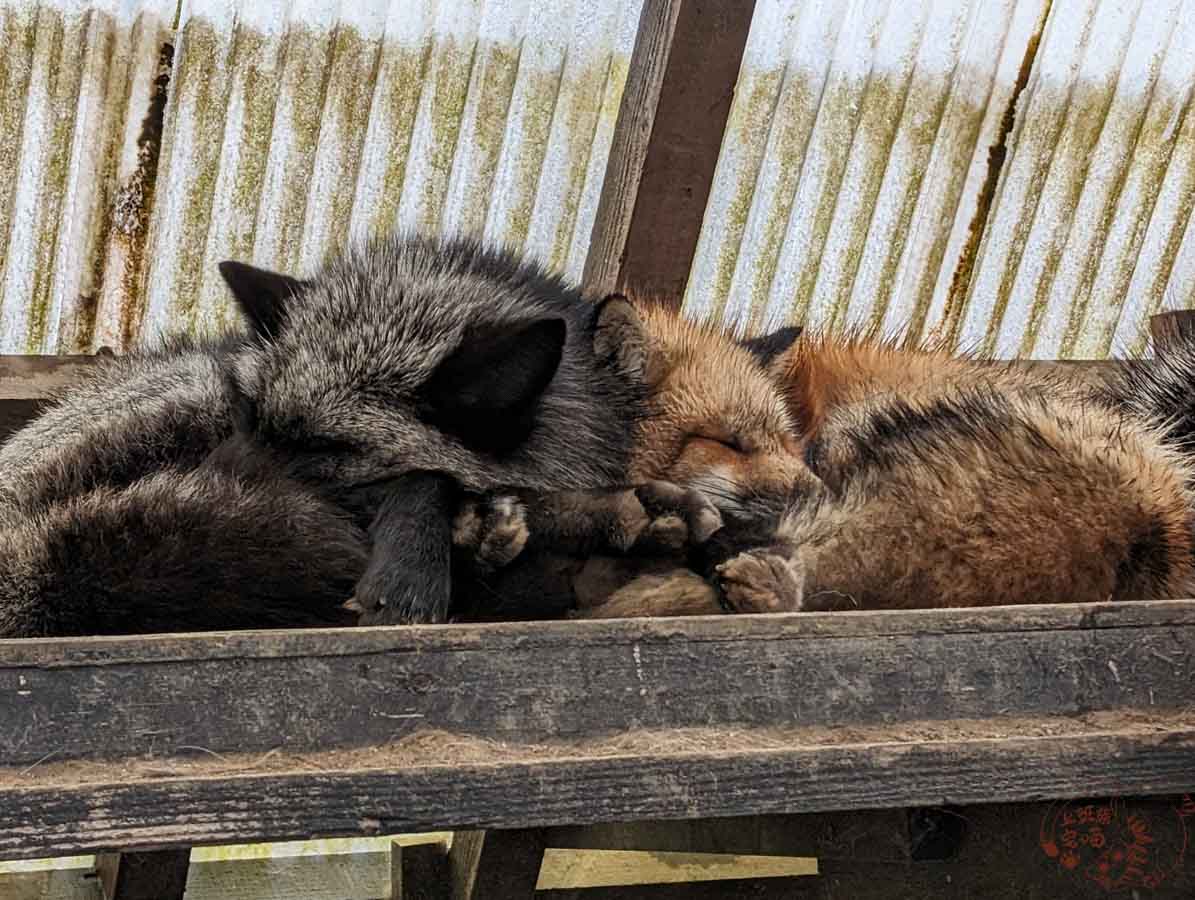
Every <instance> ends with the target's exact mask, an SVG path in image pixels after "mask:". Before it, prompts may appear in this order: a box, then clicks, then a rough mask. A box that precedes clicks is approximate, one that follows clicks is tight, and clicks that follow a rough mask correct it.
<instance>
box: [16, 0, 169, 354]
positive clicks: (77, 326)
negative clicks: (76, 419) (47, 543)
mask: <svg viewBox="0 0 1195 900" xmlns="http://www.w3.org/2000/svg"><path fill="white" fill-rule="evenodd" d="M174 14H175V3H174V0H95V2H86V0H54V2H45V0H39V2H33V0H2V2H0V34H2V35H3V37H2V43H0V134H3V138H2V139H0V353H52V352H64V353H74V352H80V351H85V350H87V349H90V348H91V347H92V346H94V342H93V338H94V333H95V330H96V327H97V317H98V315H99V310H100V308H101V306H102V301H101V293H102V289H103V287H104V285H105V283H107V282H117V281H120V280H121V279H125V278H128V277H130V275H131V274H132V276H133V277H135V269H136V260H135V258H133V257H135V255H136V243H137V239H138V235H139V234H140V233H141V231H142V230H143V227H144V211H145V208H144V203H143V200H144V194H145V192H146V191H147V190H149V189H150V187H151V185H152V171H147V166H148V165H150V164H152V161H153V157H154V153H153V152H150V151H152V149H153V148H152V146H148V147H147V145H152V144H153V141H154V136H153V135H152V134H148V135H143V134H142V130H143V129H142V121H143V119H144V117H145V114H146V111H147V110H149V109H150V108H151V106H152V102H153V98H154V96H155V93H156V92H158V91H160V85H159V83H158V81H157V79H158V76H159V74H160V69H161V67H162V65H163V53H165V54H167V56H168V54H169V48H168V46H167V40H168V37H169V30H170V28H171V26H172V24H173V19H174ZM166 63H167V64H168V59H167V61H166ZM147 179H148V181H147Z"/></svg>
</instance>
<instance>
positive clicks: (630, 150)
mask: <svg viewBox="0 0 1195 900" xmlns="http://www.w3.org/2000/svg"><path fill="white" fill-rule="evenodd" d="M683 2H684V0H645V2H644V4H643V11H642V12H641V13H640V14H639V31H638V33H637V34H636V36H635V48H634V49H633V50H632V51H631V61H630V65H629V71H628V72H627V81H626V87H625V88H624V89H623V93H622V103H621V104H620V106H619V108H618V121H617V122H616V123H615V124H614V139H613V142H612V144H611V146H610V158H609V160H608V161H607V163H606V176H605V179H604V180H603V182H602V195H601V197H600V198H599V200H598V208H597V214H596V217H595V219H594V223H593V233H592V235H591V238H590V246H589V255H588V256H587V257H586V259H585V271H584V274H583V275H582V278H581V281H582V284H584V285H585V287H586V288H587V289H588V290H590V291H592V292H593V293H594V294H608V293H609V292H610V291H612V290H614V287H615V285H616V284H617V283H618V273H619V270H620V269H621V268H622V258H623V251H624V249H625V248H626V243H627V233H628V232H629V231H630V227H631V216H632V214H633V212H634V209H635V197H636V196H637V195H638V192H639V180H640V178H641V177H642V175H643V162H644V160H645V159H646V158H647V152H648V141H649V140H650V138H651V134H652V122H653V120H654V119H655V115H656V106H657V104H658V103H659V99H660V88H661V87H662V86H663V83H664V76H665V72H666V70H667V67H668V50H669V47H671V45H672V33H673V30H674V29H675V28H676V18H677V16H678V15H679V13H680V8H681V5H682V3H683Z"/></svg>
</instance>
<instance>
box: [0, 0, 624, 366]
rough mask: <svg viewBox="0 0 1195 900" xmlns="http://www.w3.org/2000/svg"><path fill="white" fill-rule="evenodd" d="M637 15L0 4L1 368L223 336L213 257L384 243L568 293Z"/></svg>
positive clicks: (140, 0) (569, 3)
mask: <svg viewBox="0 0 1195 900" xmlns="http://www.w3.org/2000/svg"><path fill="white" fill-rule="evenodd" d="M641 6H642V0H617V2H603V0H550V2H548V3H542V2H538V0H536V2H533V0H485V2H482V0H339V2H338V0H184V2H183V3H182V8H181V10H179V11H177V13H178V17H179V22H178V24H177V28H174V27H173V26H174V19H175V16H176V9H175V2H174V0H169V2H168V0H75V2H68V0H36V2H35V0H23V2H22V0H0V14H2V15H3V33H4V42H3V47H2V48H0V52H3V55H4V60H3V63H2V65H3V69H2V70H0V71H2V73H3V74H2V77H0V102H2V103H3V109H2V111H0V115H2V116H3V117H4V121H3V123H2V124H3V126H4V127H5V129H6V133H8V134H17V135H19V136H20V140H19V142H18V144H17V145H16V146H11V147H10V146H9V145H8V144H7V143H5V145H4V146H3V150H0V184H3V185H5V186H6V187H7V186H9V185H13V188H12V189H11V191H10V193H9V194H8V195H5V197H4V200H3V201H2V204H0V234H3V235H4V240H5V243H4V247H5V255H4V259H3V277H4V281H3V285H4V290H3V295H2V300H0V321H2V327H3V333H2V335H0V350H2V351H3V352H18V353H19V352H33V353H45V352H79V351H87V350H90V349H94V348H95V347H98V346H104V345H107V346H111V347H114V348H116V349H122V348H124V347H125V346H127V345H129V344H131V343H133V342H135V341H136V340H137V339H138V338H139V337H140V336H141V335H142V334H147V333H156V332H161V331H165V330H179V329H186V330H192V331H201V332H202V331H211V330H215V329H219V328H222V327H224V326H225V325H226V324H228V323H229V321H230V320H231V318H232V315H233V313H232V310H231V308H230V306H229V304H228V298H227V296H226V293H225V290H224V288H223V286H222V285H221V283H220V282H219V279H218V275H217V273H216V269H215V263H216V262H217V261H218V260H220V259H223V258H226V257H236V258H241V259H250V260H253V261H255V262H257V263H258V264H260V265H267V266H274V267H277V268H282V269H286V270H290V271H299V272H302V271H305V270H309V269H311V268H312V267H313V266H315V265H316V264H317V263H318V262H319V261H320V260H321V259H323V258H324V256H325V255H326V254H327V253H328V252H329V251H330V250H331V249H332V248H334V247H336V246H337V245H339V244H340V243H342V242H343V241H344V239H345V238H346V237H347V236H349V235H350V234H355V235H361V234H365V233H368V232H370V231H375V230H378V229H389V228H391V227H396V226H397V227H406V228H419V229H422V230H435V229H440V230H447V231H457V232H468V233H475V234H482V235H484V236H486V237H487V238H490V239H495V240H502V241H505V242H507V243H509V244H511V245H512V246H514V247H515V248H517V249H522V250H524V251H526V252H528V253H530V254H533V255H535V256H538V257H540V258H542V259H543V260H545V261H546V262H547V263H548V264H550V265H552V266H554V267H557V268H561V269H563V270H565V271H566V272H567V273H568V274H570V275H572V276H575V277H580V274H581V270H582V267H583V265H584V261H585V254H586V251H587V249H588V244H589V235H590V232H591V231H592V228H593V221H594V216H595V213H596V210H597V199H598V194H599V192H600V189H601V183H602V180H603V178H604V175H605V169H606V161H607V158H608V155H609V151H610V145H611V140H612V136H613V128H614V122H615V119H616V117H617V114H618V106H619V102H620V100H621V97H622V90H623V85H624V83H625V80H626V75H627V68H628V62H629V57H630V53H631V49H632V47H633V45H634V37H635V30H636V27H637V25H638V20H639V13H640V9H641ZM172 31H173V33H172ZM168 42H171V43H172V44H173V46H171V45H170V43H168ZM110 49H114V50H115V51H116V52H115V53H111V54H110V53H109V51H110ZM172 50H173V54H172V55H173V71H172V72H169V70H166V72H162V71H160V69H161V67H162V66H163V65H169V62H170V58H171V51H172ZM167 72H168V73H169V82H168V87H167V86H166V85H167V82H166V80H165V79H164V78H163V79H161V80H160V82H155V79H156V78H157V77H158V76H159V74H166V73H167ZM155 87H159V88H160V93H161V92H164V93H162V96H161V97H159V98H158V99H159V101H160V100H161V99H163V98H164V97H166V96H168V100H167V102H166V105H165V113H164V119H163V116H162V114H161V110H160V109H158V110H157V114H156V115H155V113H154V108H153V107H154V102H153V101H154V98H155Z"/></svg>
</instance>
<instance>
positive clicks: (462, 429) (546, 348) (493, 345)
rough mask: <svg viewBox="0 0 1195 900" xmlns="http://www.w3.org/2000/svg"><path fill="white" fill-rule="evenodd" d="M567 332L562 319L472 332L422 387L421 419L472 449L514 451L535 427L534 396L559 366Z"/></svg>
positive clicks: (535, 399) (535, 401)
mask: <svg viewBox="0 0 1195 900" xmlns="http://www.w3.org/2000/svg"><path fill="white" fill-rule="evenodd" d="M567 335H568V329H567V328H566V327H565V324H564V320H563V319H540V320H538V321H535V322H530V323H527V322H518V323H510V324H505V325H495V326H490V327H486V328H479V329H477V330H475V331H473V332H472V333H471V334H468V335H466V337H465V339H464V340H463V341H462V342H461V345H460V346H459V347H458V348H457V349H456V350H455V351H453V353H452V355H450V356H449V357H448V358H447V359H445V360H444V361H443V362H441V363H440V365H439V366H438V367H437V368H436V371H435V372H434V373H433V374H432V376H431V378H430V379H428V381H427V383H426V384H425V385H424V387H423V390H422V391H421V392H420V404H419V413H420V416H421V418H423V420H424V421H425V422H427V423H428V424H429V425H433V426H435V427H436V428H439V429H440V430H441V431H443V432H445V433H447V434H451V435H454V436H456V437H457V438H459V439H460V440H461V441H462V442H463V443H464V444H465V445H466V446H468V447H470V448H472V449H474V450H478V451H481V452H483V453H492V454H502V453H508V452H510V451H511V450H514V449H515V448H516V447H518V445H519V444H521V443H522V442H523V441H525V440H526V439H527V436H528V435H529V434H530V433H531V429H532V427H533V426H534V425H535V411H536V408H537V407H538V405H539V399H540V396H541V395H542V394H543V392H544V391H545V390H546V389H547V387H548V385H549V384H550V383H551V381H552V378H553V377H554V376H555V375H556V370H557V369H558V368H559V367H560V360H561V358H562V357H563V356H564V342H565V338H566V337H567Z"/></svg>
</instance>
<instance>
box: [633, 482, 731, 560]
mask: <svg viewBox="0 0 1195 900" xmlns="http://www.w3.org/2000/svg"><path fill="white" fill-rule="evenodd" d="M635 496H636V497H637V498H638V500H639V502H640V503H641V504H642V505H643V508H644V509H645V510H646V511H647V514H648V522H647V524H646V527H645V528H644V529H643V531H642V532H641V533H640V534H639V535H638V537H637V538H636V540H635V548H636V549H637V550H646V551H659V550H673V551H675V550H683V549H684V548H685V547H688V546H700V545H701V544H704V543H705V542H706V541H708V540H709V539H710V538H711V537H712V536H713V535H714V532H716V531H717V530H718V529H719V528H721V527H722V514H721V513H720V512H718V510H717V508H716V507H715V506H714V504H713V503H711V502H710V501H709V499H708V498H707V497H706V496H705V494H703V493H701V492H700V491H695V490H692V489H690V488H683V487H681V486H679V485H676V484H672V483H671V482H667V481H649V482H647V483H646V484H644V485H641V486H639V487H638V488H636V489H635Z"/></svg>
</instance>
